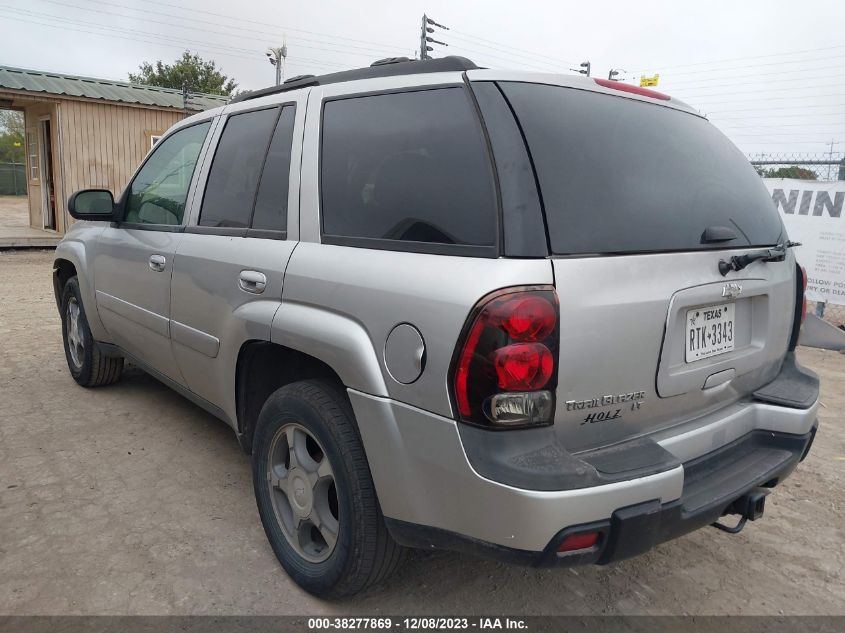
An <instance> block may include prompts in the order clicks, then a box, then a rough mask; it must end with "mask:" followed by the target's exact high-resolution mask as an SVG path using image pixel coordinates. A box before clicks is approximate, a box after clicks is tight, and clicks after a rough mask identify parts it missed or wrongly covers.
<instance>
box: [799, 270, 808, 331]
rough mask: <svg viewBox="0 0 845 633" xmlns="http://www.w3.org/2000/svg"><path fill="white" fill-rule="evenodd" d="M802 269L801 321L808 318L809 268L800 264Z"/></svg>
mask: <svg viewBox="0 0 845 633" xmlns="http://www.w3.org/2000/svg"><path fill="white" fill-rule="evenodd" d="M798 270H800V271H801V323H804V319H806V318H807V269H806V268H804V267H803V266H801V265H800V264H799V266H798Z"/></svg>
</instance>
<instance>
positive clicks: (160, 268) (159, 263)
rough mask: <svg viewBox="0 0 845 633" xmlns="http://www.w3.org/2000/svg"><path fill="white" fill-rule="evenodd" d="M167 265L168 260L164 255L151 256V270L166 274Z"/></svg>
mask: <svg viewBox="0 0 845 633" xmlns="http://www.w3.org/2000/svg"><path fill="white" fill-rule="evenodd" d="M166 265H167V259H165V257H164V255H150V270H152V271H154V272H157V273H160V272H164V267H165V266H166Z"/></svg>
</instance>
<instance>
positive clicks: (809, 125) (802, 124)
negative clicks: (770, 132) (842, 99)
mask: <svg viewBox="0 0 845 633" xmlns="http://www.w3.org/2000/svg"><path fill="white" fill-rule="evenodd" d="M710 122H711V123H713V124H715V125H717V126H718V127H720V128H724V129H726V130H735V129H742V130H746V129H751V128H760V127H767V128H772V129H780V128H782V127H804V128H806V127H818V126H824V127H843V126H845V124H843V123H778V124H775V125H766V124H765V123H752V124H751V125H719V124H718V122H717V121H714V120H713V119H710Z"/></svg>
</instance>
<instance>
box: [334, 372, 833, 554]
mask: <svg viewBox="0 0 845 633" xmlns="http://www.w3.org/2000/svg"><path fill="white" fill-rule="evenodd" d="M813 378H814V379H815V377H813ZM817 384H818V383H817V382H816V387H817ZM349 396H350V400H351V402H352V406H353V408H354V410H355V414H356V418H357V421H358V426H359V429H360V431H361V437H362V439H363V442H364V447H365V449H366V452H367V458H368V461H369V465H370V470H371V472H372V475H373V480H374V482H375V486H376V492H377V493H378V497H379V502H380V504H381V508H382V512H383V514H384V516H385V517H386V518H387V519H388V526H389V527H390V529H391V532H392V533H393V534H394V536H395V537H396V538H397V540H399V541H400V542H402V543H404V544H406V545H411V546H418V547H426V548H430V547H439V548H444V549H452V550H462V551H467V550H472V551H475V552H479V553H484V554H486V555H489V556H493V557H496V558H503V559H506V560H512V561H514V562H527V563H533V564H537V563H542V562H560V563H585V562H599V563H604V562H609V561H611V560H617V559H621V558H626V557H628V556H633V555H635V554H638V553H640V552H642V551H645V550H647V549H648V548H650V547H651V546H652V545H654V544H655V543H659V542H662V541H665V540H668V539H671V538H674V537H676V536H679V535H681V534H684V533H686V532H689V531H691V530H694V529H696V528H698V527H701V526H704V525H707V524H708V523H711V522H713V521H715V520H717V519H718V518H719V517H720V516H721V514H722V512H723V511H724V510H725V508H727V507H728V506H729V505H730V504H731V503H732V502H733V501H734V500H736V499H737V498H739V497H741V496H742V495H743V494H745V492H747V491H748V490H750V489H751V488H754V487H757V486H763V485H768V486H773V485H775V484H777V483H779V482H780V481H782V480H783V478H784V477H786V476H787V475H788V474H789V473H790V472H791V471H792V470H793V468H794V467H795V465H796V464H797V463H798V461H800V459H801V457H802V456H803V455H804V454H805V452H806V450H807V447H808V446H809V444H810V441H811V440H812V437H813V434H814V432H815V425H816V412H817V409H818V402H817V400H813V401H812V402H811V403H809V404H807V406H805V407H804V408H798V407H790V406H783V405H781V404H773V403H771V402H763V401H760V400H747V401H741V402H737V403H734V404H732V405H730V406H729V407H726V408H724V409H722V410H720V411H718V412H716V413H713V414H711V415H708V416H706V417H703V418H700V419H698V420H695V421H693V422H691V423H689V424H687V425H682V426H680V427H674V428H672V429H668V430H666V431H663V432H661V433H662V434H654V435H652V436H650V437H649V438H640V439H637V440H632V441H631V442H630V443H629V446H621V445H619V446H615V447H612V448H611V449H604V450H602V451H596V452H595V453H594V454H592V455H588V454H584V453H582V454H578V455H570V454H568V453H566V451H565V450H564V449H563V448H562V447H560V446H557V445H550V446H548V447H540V448H539V449H537V448H534V449H532V450H531V451H530V452H514V453H508V454H506V455H504V457H503V456H502V455H499V457H498V458H497V459H494V460H489V461H487V462H482V461H479V460H478V459H477V458H478V455H479V454H480V453H479V452H478V451H476V447H474V446H470V443H468V442H467V441H466V440H467V439H468V438H464V433H463V429H460V430H459V428H458V425H457V424H456V423H455V421H454V420H451V419H448V418H445V417H443V416H439V415H436V414H433V413H431V412H428V411H424V410H421V409H418V408H416V407H411V406H408V405H405V404H402V403H398V402H396V401H394V400H390V399H388V398H380V397H376V396H372V395H369V394H364V393H361V392H358V391H354V390H349ZM761 399H762V398H761ZM514 433H518V432H514ZM495 435H497V436H498V437H500V438H502V437H505V436H509V433H508V434H501V433H497V434H495ZM462 440H463V441H462ZM513 443H514V444H516V445H519V442H518V440H517V439H516V438H515V436H514V442H513ZM506 444H507V443H506ZM481 453H484V451H481ZM552 467H554V468H555V470H554V471H552V472H551V475H553V476H551V475H550V472H549V471H550V470H551V468H552ZM532 471H534V473H537V474H536V476H534V475H533V474H532ZM543 471H546V472H545V473H544V472H543ZM535 483H536V485H534V484H535ZM584 526H594V527H595V526H598V527H597V528H596V529H600V530H601V531H602V532H603V538H602V539H600V541H599V543H598V544H597V545H596V547H595V548H593V551H590V552H587V553H586V554H585V553H584V552H580V553H579V554H578V555H577V556H576V555H569V556H567V557H565V560H564V559H562V558H559V557H558V556H557V554H556V551H557V545H558V544H559V543H560V541H561V540H562V539H563V538H564V537H565V536H566V535H568V534H570V533H572V532H573V531H580V530H582V529H583V528H584Z"/></svg>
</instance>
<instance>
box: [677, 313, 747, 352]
mask: <svg viewBox="0 0 845 633" xmlns="http://www.w3.org/2000/svg"><path fill="white" fill-rule="evenodd" d="M735 317H736V306H735V304H733V303H722V304H719V305H715V306H702V307H700V308H693V309H692V310H687V338H686V350H687V355H686V361H687V362H688V363H692V362H694V361H697V360H701V359H702V358H709V357H710V356H716V355H718V354H724V353H725V352H730V351H732V350H733V348H734V328H735V322H736V318H735Z"/></svg>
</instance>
